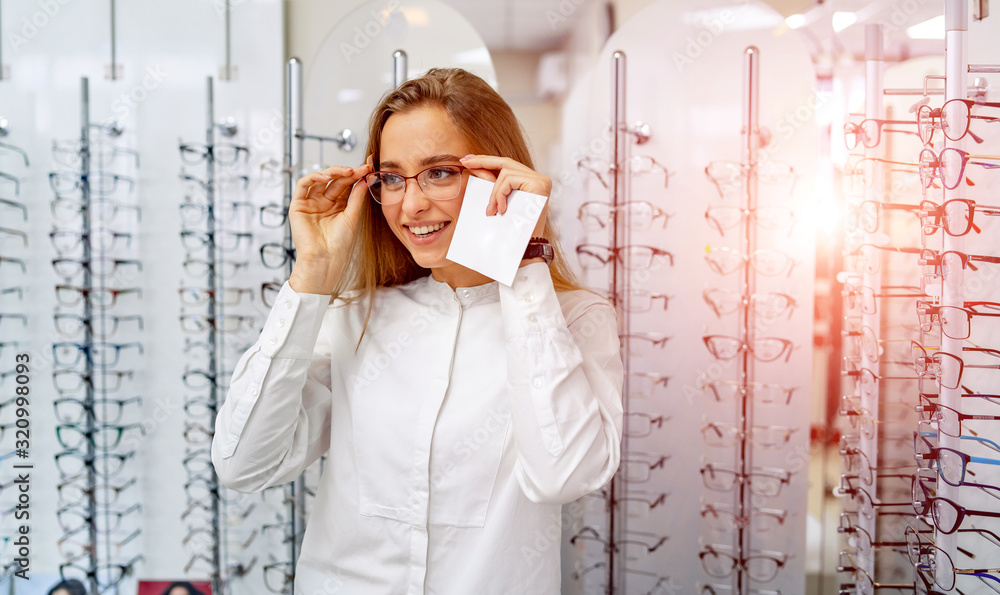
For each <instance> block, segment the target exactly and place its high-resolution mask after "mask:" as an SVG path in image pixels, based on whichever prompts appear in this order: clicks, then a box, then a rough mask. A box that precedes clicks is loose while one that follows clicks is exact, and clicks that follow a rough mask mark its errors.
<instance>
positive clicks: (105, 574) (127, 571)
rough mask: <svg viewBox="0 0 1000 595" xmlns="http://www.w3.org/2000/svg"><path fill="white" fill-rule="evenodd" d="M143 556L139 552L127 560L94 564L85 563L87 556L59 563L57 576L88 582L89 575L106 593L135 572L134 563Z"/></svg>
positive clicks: (141, 560) (143, 558) (102, 591)
mask: <svg viewBox="0 0 1000 595" xmlns="http://www.w3.org/2000/svg"><path fill="white" fill-rule="evenodd" d="M145 559H146V557H145V556H143V555H142V554H139V555H137V556H135V557H133V558H131V559H129V560H128V561H127V562H123V563H116V562H102V563H100V564H97V565H95V566H91V565H89V564H88V563H87V560H88V558H83V559H82V560H76V561H73V562H64V563H62V564H60V565H59V576H60V578H61V579H62V580H64V581H65V580H69V579H76V580H78V581H80V582H82V583H83V584H90V577H95V579H96V581H97V584H98V586H99V588H100V589H101V591H100V592H101V593H106V592H108V591H110V590H112V589H114V588H116V587H117V586H118V585H120V584H121V583H122V582H123V581H124V580H125V579H126V578H129V577H131V576H132V574H133V573H134V572H135V565H136V564H138V563H140V562H144V561H145Z"/></svg>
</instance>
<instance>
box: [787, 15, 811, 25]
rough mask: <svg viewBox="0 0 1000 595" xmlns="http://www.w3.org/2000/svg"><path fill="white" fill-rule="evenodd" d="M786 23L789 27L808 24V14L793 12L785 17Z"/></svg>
mask: <svg viewBox="0 0 1000 595" xmlns="http://www.w3.org/2000/svg"><path fill="white" fill-rule="evenodd" d="M785 24H786V25H788V28H789V29H798V28H800V27H802V26H803V25H805V24H806V15H804V14H793V15H791V16H789V17H788V18H786V19H785Z"/></svg>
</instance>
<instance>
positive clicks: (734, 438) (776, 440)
mask: <svg viewBox="0 0 1000 595" xmlns="http://www.w3.org/2000/svg"><path fill="white" fill-rule="evenodd" d="M795 430H796V428H789V427H786V426H752V427H751V428H750V432H749V434H746V439H747V440H749V441H750V442H752V443H753V445H754V446H756V447H760V448H768V449H774V448H781V447H783V446H785V445H786V444H788V441H789V440H790V439H791V437H792V434H793V433H795ZM701 434H702V437H704V439H705V444H707V445H709V446H716V447H732V446H736V444H737V442H738V438H739V437H740V436H741V435H744V432H743V429H742V428H739V427H736V426H735V425H733V424H726V423H719V422H709V423H708V424H707V425H705V427H703V428H702V429H701Z"/></svg>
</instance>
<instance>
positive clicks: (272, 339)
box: [267, 337, 278, 345]
mask: <svg viewBox="0 0 1000 595" xmlns="http://www.w3.org/2000/svg"><path fill="white" fill-rule="evenodd" d="M267 342H268V343H270V344H271V345H277V344H278V340H277V339H275V338H274V337H271V338H270V339H268V340H267Z"/></svg>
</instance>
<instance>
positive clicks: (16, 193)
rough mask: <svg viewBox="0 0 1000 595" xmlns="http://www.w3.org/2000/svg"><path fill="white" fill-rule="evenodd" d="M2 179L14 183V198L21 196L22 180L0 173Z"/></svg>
mask: <svg viewBox="0 0 1000 595" xmlns="http://www.w3.org/2000/svg"><path fill="white" fill-rule="evenodd" d="M0 179H2V180H9V181H10V182H13V183H14V196H21V179H20V178H18V177H16V176H12V175H10V174H8V173H4V172H2V171H0Z"/></svg>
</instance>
